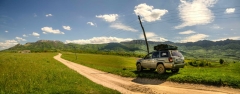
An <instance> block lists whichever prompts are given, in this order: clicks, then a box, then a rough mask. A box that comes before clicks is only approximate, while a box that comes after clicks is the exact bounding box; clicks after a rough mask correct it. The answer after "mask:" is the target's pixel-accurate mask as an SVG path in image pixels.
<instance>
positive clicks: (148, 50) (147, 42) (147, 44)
mask: <svg viewBox="0 0 240 94" xmlns="http://www.w3.org/2000/svg"><path fill="white" fill-rule="evenodd" d="M138 20H139V22H140V25H141V27H142V30H143V35H144V38H145V42H146V45H147V52H148V54H149V47H148V42H147V37H146V34H145V30H144V28H143V26H142V22H141V18H140V16H139V15H138Z"/></svg>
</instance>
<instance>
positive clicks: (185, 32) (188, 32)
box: [178, 30, 196, 34]
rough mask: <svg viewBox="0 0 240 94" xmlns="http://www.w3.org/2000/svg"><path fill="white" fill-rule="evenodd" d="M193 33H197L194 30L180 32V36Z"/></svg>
mask: <svg viewBox="0 0 240 94" xmlns="http://www.w3.org/2000/svg"><path fill="white" fill-rule="evenodd" d="M193 33H196V32H194V31H192V30H187V31H183V32H179V33H178V34H193Z"/></svg>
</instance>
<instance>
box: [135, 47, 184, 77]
mask: <svg viewBox="0 0 240 94" xmlns="http://www.w3.org/2000/svg"><path fill="white" fill-rule="evenodd" d="M184 65H185V63H184V57H183V55H182V54H181V53H180V52H179V51H178V50H159V51H154V52H151V53H149V54H147V55H146V56H145V57H144V58H143V59H139V60H138V61H137V62H136V66H137V71H142V70H143V69H150V70H152V71H155V70H156V69H157V72H158V73H159V74H163V73H165V72H166V70H171V71H172V73H177V72H178V71H179V68H183V67H184Z"/></svg>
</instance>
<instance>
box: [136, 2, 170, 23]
mask: <svg viewBox="0 0 240 94" xmlns="http://www.w3.org/2000/svg"><path fill="white" fill-rule="evenodd" d="M134 12H135V14H136V15H140V16H142V17H143V18H142V20H143V21H147V22H153V21H156V20H161V16H163V15H165V14H166V13H167V12H168V10H165V9H162V10H161V9H154V7H153V6H149V5H147V4H146V3H143V4H139V5H137V6H135V10H134Z"/></svg>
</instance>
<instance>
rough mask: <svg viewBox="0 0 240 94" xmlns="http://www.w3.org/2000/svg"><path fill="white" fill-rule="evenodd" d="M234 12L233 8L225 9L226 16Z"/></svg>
mask: <svg viewBox="0 0 240 94" xmlns="http://www.w3.org/2000/svg"><path fill="white" fill-rule="evenodd" d="M234 12H235V8H227V9H226V11H225V13H226V14H230V13H234Z"/></svg>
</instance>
